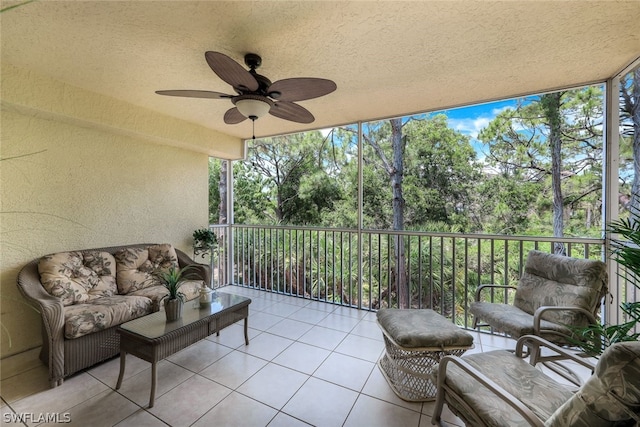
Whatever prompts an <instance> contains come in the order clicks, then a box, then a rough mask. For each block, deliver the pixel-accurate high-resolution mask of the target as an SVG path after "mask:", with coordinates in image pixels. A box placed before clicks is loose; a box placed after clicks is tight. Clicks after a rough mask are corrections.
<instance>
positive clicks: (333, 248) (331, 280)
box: [211, 225, 604, 327]
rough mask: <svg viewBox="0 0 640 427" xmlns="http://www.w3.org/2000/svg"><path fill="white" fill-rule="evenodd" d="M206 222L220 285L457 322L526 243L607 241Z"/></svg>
mask: <svg viewBox="0 0 640 427" xmlns="http://www.w3.org/2000/svg"><path fill="white" fill-rule="evenodd" d="M211 228H212V230H214V231H215V232H216V233H217V234H218V241H219V246H218V247H217V248H216V250H215V251H214V254H213V256H212V267H213V270H214V282H215V283H216V284H217V285H222V284H235V285H239V286H247V287H252V288H257V289H262V290H265V291H269V292H276V293H281V294H286V295H294V296H298V297H301V298H307V299H311V300H316V301H323V302H327V303H331V304H338V305H343V306H349V307H356V308H359V309H363V310H371V311H373V310H377V309H379V308H381V307H411V308H430V309H433V310H436V311H437V312H439V313H440V314H442V315H444V316H445V317H448V318H450V319H451V320H452V321H453V322H455V323H456V324H458V325H460V326H463V327H470V325H471V324H472V317H471V315H470V313H469V311H468V306H469V304H470V302H472V301H473V299H474V297H475V291H476V289H477V287H478V286H479V285H480V284H511V285H514V286H515V285H516V284H517V281H518V278H519V277H520V276H521V274H522V271H523V266H524V262H525V260H526V257H527V254H528V252H529V251H530V250H532V249H537V250H541V251H545V252H549V253H552V252H554V247H556V246H558V245H560V247H561V248H562V250H563V252H564V253H565V254H566V255H568V256H572V257H575V258H589V259H600V260H603V259H604V256H603V248H604V242H603V240H602V239H595V238H570V237H565V238H554V237H539V236H502V235H485V234H458V233H433V232H421V231H387V230H361V231H358V230H353V229H340V228H331V229H325V228H316V227H290V226H261V225H232V226H226V225H212V226H211ZM229 236H231V239H229ZM229 262H230V263H231V268H229ZM229 272H230V273H229ZM229 274H231V277H227V276H229ZM399 284H400V285H399ZM491 298H492V299H493V300H494V301H504V300H505V298H509V296H508V295H505V294H504V293H501V292H495V293H493V294H492V295H491Z"/></svg>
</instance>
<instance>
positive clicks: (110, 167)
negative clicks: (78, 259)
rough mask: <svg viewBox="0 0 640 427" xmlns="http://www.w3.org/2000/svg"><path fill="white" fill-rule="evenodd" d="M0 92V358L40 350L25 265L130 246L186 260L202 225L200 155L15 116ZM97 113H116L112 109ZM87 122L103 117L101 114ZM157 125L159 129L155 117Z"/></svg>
mask: <svg viewBox="0 0 640 427" xmlns="http://www.w3.org/2000/svg"><path fill="white" fill-rule="evenodd" d="M3 77H4V76H3ZM4 84H5V79H4V78H3V104H2V111H1V114H2V115H1V120H2V123H1V125H2V126H1V134H0V137H1V139H0V141H1V146H0V150H1V151H0V157H1V158H2V161H1V162H0V190H1V194H0V195H1V199H0V203H1V207H0V212H1V213H0V249H1V251H0V295H1V297H2V298H1V305H0V308H1V318H0V320H1V322H2V331H1V337H2V339H1V341H0V344H1V349H0V356H2V357H4V356H7V355H10V354H14V353H18V352H20V351H24V350H26V349H29V348H33V347H36V346H38V345H40V343H41V337H40V323H39V315H38V314H37V313H36V312H35V311H33V310H32V309H30V308H29V307H28V306H27V305H26V303H25V300H24V299H23V297H22V296H21V295H20V293H19V292H18V290H17V287H16V282H15V280H16V276H17V273H18V271H19V269H20V268H21V267H22V266H23V265H24V264H25V263H26V262H28V261H29V260H31V259H34V258H36V257H39V256H41V255H43V254H47V253H51V252H56V251H66V250H74V249H83V248H93V247H101V246H111V245H120V244H127V243H136V242H170V243H173V244H174V245H175V246H176V247H178V248H180V249H183V250H185V251H186V252H187V253H191V234H192V232H193V230H194V229H196V228H199V227H203V226H205V225H206V224H207V220H208V213H207V210H208V188H207V186H208V155H207V154H206V153H202V152H196V151H193V150H188V149H185V148H181V147H173V146H168V145H160V144H157V143H153V142H150V140H149V139H147V138H144V137H138V136H137V135H136V134H135V133H131V132H120V131H119V130H118V129H115V130H113V131H112V128H111V127H105V126H101V125H100V123H99V122H96V123H95V124H92V123H91V122H87V121H84V120H82V121H74V119H73V117H70V116H69V115H68V114H65V115H63V116H61V117H57V116H58V115H57V113H56V112H55V111H53V112H47V113H46V114H41V113H39V111H40V110H39V109H37V108H36V109H34V108H31V106H30V107H29V108H22V107H16V104H15V103H14V102H4V101H5V98H4V91H5V87H6V86H5V85H4ZM34 96H37V94H36V95H34ZM87 96H88V95H87V94H86V93H84V94H83V97H87ZM89 97H90V96H89ZM12 101H13V100H12ZM103 101H104V100H103V99H101V100H100V103H102V104H105V103H104V102H103ZM106 105H108V106H111V107H110V108H117V107H118V103H117V102H113V103H110V102H107V103H106ZM96 108H104V106H100V105H98V106H97V107H96ZM128 108H130V107H128ZM52 113H53V114H52ZM94 113H96V115H98V116H99V115H105V117H106V116H109V112H108V109H107V110H104V111H102V112H94ZM114 114H115V112H114ZM145 114H147V117H153V115H148V113H147V112H145ZM157 120H158V122H159V123H160V122H163V119H162V117H160V116H158V117H157ZM163 125H166V123H163ZM9 334H10V338H11V346H9Z"/></svg>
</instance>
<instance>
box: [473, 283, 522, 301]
mask: <svg viewBox="0 0 640 427" xmlns="http://www.w3.org/2000/svg"><path fill="white" fill-rule="evenodd" d="M484 289H492V290H493V289H513V290H514V291H515V290H516V289H517V288H516V287H515V286H511V285H494V284H491V285H480V286H478V289H476V301H481V299H480V297H481V296H482V295H481V294H482V291H483V290H484Z"/></svg>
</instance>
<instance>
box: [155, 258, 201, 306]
mask: <svg viewBox="0 0 640 427" xmlns="http://www.w3.org/2000/svg"><path fill="white" fill-rule="evenodd" d="M193 270H194V268H193V266H186V267H184V268H182V269H180V268H178V267H175V266H172V267H170V268H168V269H158V270H156V271H154V272H153V273H152V276H153V277H154V279H155V280H156V281H157V282H158V283H160V284H161V285H162V286H164V287H165V288H166V289H167V291H169V293H168V294H167V296H165V298H167V299H177V298H178V299H180V300H182V301H184V294H183V293H182V292H180V287H181V286H182V285H183V284H184V282H185V281H187V280H190V279H191V278H192V277H193V276H194V271H193Z"/></svg>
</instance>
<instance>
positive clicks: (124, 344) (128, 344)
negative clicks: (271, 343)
mask: <svg viewBox="0 0 640 427" xmlns="http://www.w3.org/2000/svg"><path fill="white" fill-rule="evenodd" d="M250 303H251V300H250V299H249V298H245V297H241V296H238V295H232V294H227V293H222V292H218V293H217V295H216V297H215V298H214V301H213V303H211V305H210V306H207V307H203V308H192V307H189V306H185V308H184V313H183V316H182V317H181V318H180V319H178V320H175V321H172V322H168V321H167V320H166V314H165V313H164V312H162V311H161V312H157V313H153V314H149V315H147V316H144V317H141V318H139V319H135V320H132V321H130V322H126V323H123V324H122V325H120V326H119V327H118V329H117V332H118V333H119V334H120V374H119V375H118V382H117V384H116V390H118V389H120V386H121V385H122V378H123V377H124V371H125V360H126V356H127V353H130V354H132V355H134V356H136V357H138V358H140V359H142V360H146V361H147V362H150V363H151V392H150V395H149V408H152V407H153V403H154V400H155V395H156V384H157V382H158V381H157V380H158V373H157V369H156V367H157V363H158V362H159V361H161V360H162V359H165V358H167V357H169V356H171V355H172V354H174V353H177V352H178V351H180V350H182V349H184V348H186V347H188V346H190V345H191V344H194V343H196V342H198V341H200V340H202V339H204V338H206V337H208V336H209V335H212V334H214V333H217V334H220V331H221V330H222V329H223V328H226V327H227V326H230V325H232V324H233V323H235V322H237V321H240V320H243V319H244V340H245V343H246V344H247V345H249V336H248V334H247V317H248V316H249V304H250ZM189 304H190V303H189ZM189 304H188V305H189Z"/></svg>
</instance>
